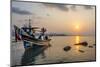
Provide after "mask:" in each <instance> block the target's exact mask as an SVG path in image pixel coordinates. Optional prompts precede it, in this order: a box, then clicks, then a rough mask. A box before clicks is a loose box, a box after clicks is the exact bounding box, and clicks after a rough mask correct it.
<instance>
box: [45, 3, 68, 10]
mask: <svg viewBox="0 0 100 67" xmlns="http://www.w3.org/2000/svg"><path fill="white" fill-rule="evenodd" d="M43 5H45V6H46V7H50V8H56V9H59V10H62V11H68V10H69V9H68V7H67V6H66V5H62V4H46V3H45V4H43Z"/></svg>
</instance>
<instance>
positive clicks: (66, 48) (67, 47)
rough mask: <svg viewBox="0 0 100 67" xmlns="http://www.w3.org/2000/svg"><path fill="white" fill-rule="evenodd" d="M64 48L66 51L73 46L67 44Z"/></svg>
mask: <svg viewBox="0 0 100 67" xmlns="http://www.w3.org/2000/svg"><path fill="white" fill-rule="evenodd" d="M63 49H64V51H69V50H70V49H71V47H70V46H66V47H64V48H63Z"/></svg>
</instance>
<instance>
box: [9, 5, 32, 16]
mask: <svg viewBox="0 0 100 67" xmlns="http://www.w3.org/2000/svg"><path fill="white" fill-rule="evenodd" d="M11 11H12V12H13V13H16V14H20V15H29V14H32V13H31V12H29V11H27V10H22V9H19V8H17V7H12V9H11Z"/></svg>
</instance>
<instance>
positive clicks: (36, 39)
mask: <svg viewBox="0 0 100 67" xmlns="http://www.w3.org/2000/svg"><path fill="white" fill-rule="evenodd" d="M14 29H15V40H16V42H17V41H18V40H22V41H23V43H24V47H25V48H27V47H26V46H27V44H25V43H26V42H28V43H31V44H37V45H50V44H49V42H50V41H51V39H49V37H48V36H47V35H46V34H45V32H46V31H47V30H46V28H44V27H43V28H39V27H32V26H31V23H30V19H29V25H28V27H27V26H23V27H21V28H19V27H17V26H16V25H14ZM37 29H40V30H37ZM37 31H38V32H39V33H36V32H37ZM29 46H30V45H29Z"/></svg>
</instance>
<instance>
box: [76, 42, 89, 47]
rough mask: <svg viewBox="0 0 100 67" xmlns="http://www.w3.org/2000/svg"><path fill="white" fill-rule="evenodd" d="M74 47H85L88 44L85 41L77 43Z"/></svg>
mask: <svg viewBox="0 0 100 67" xmlns="http://www.w3.org/2000/svg"><path fill="white" fill-rule="evenodd" d="M75 45H82V46H87V45H88V43H87V42H86V41H85V42H81V43H77V44H75Z"/></svg>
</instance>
